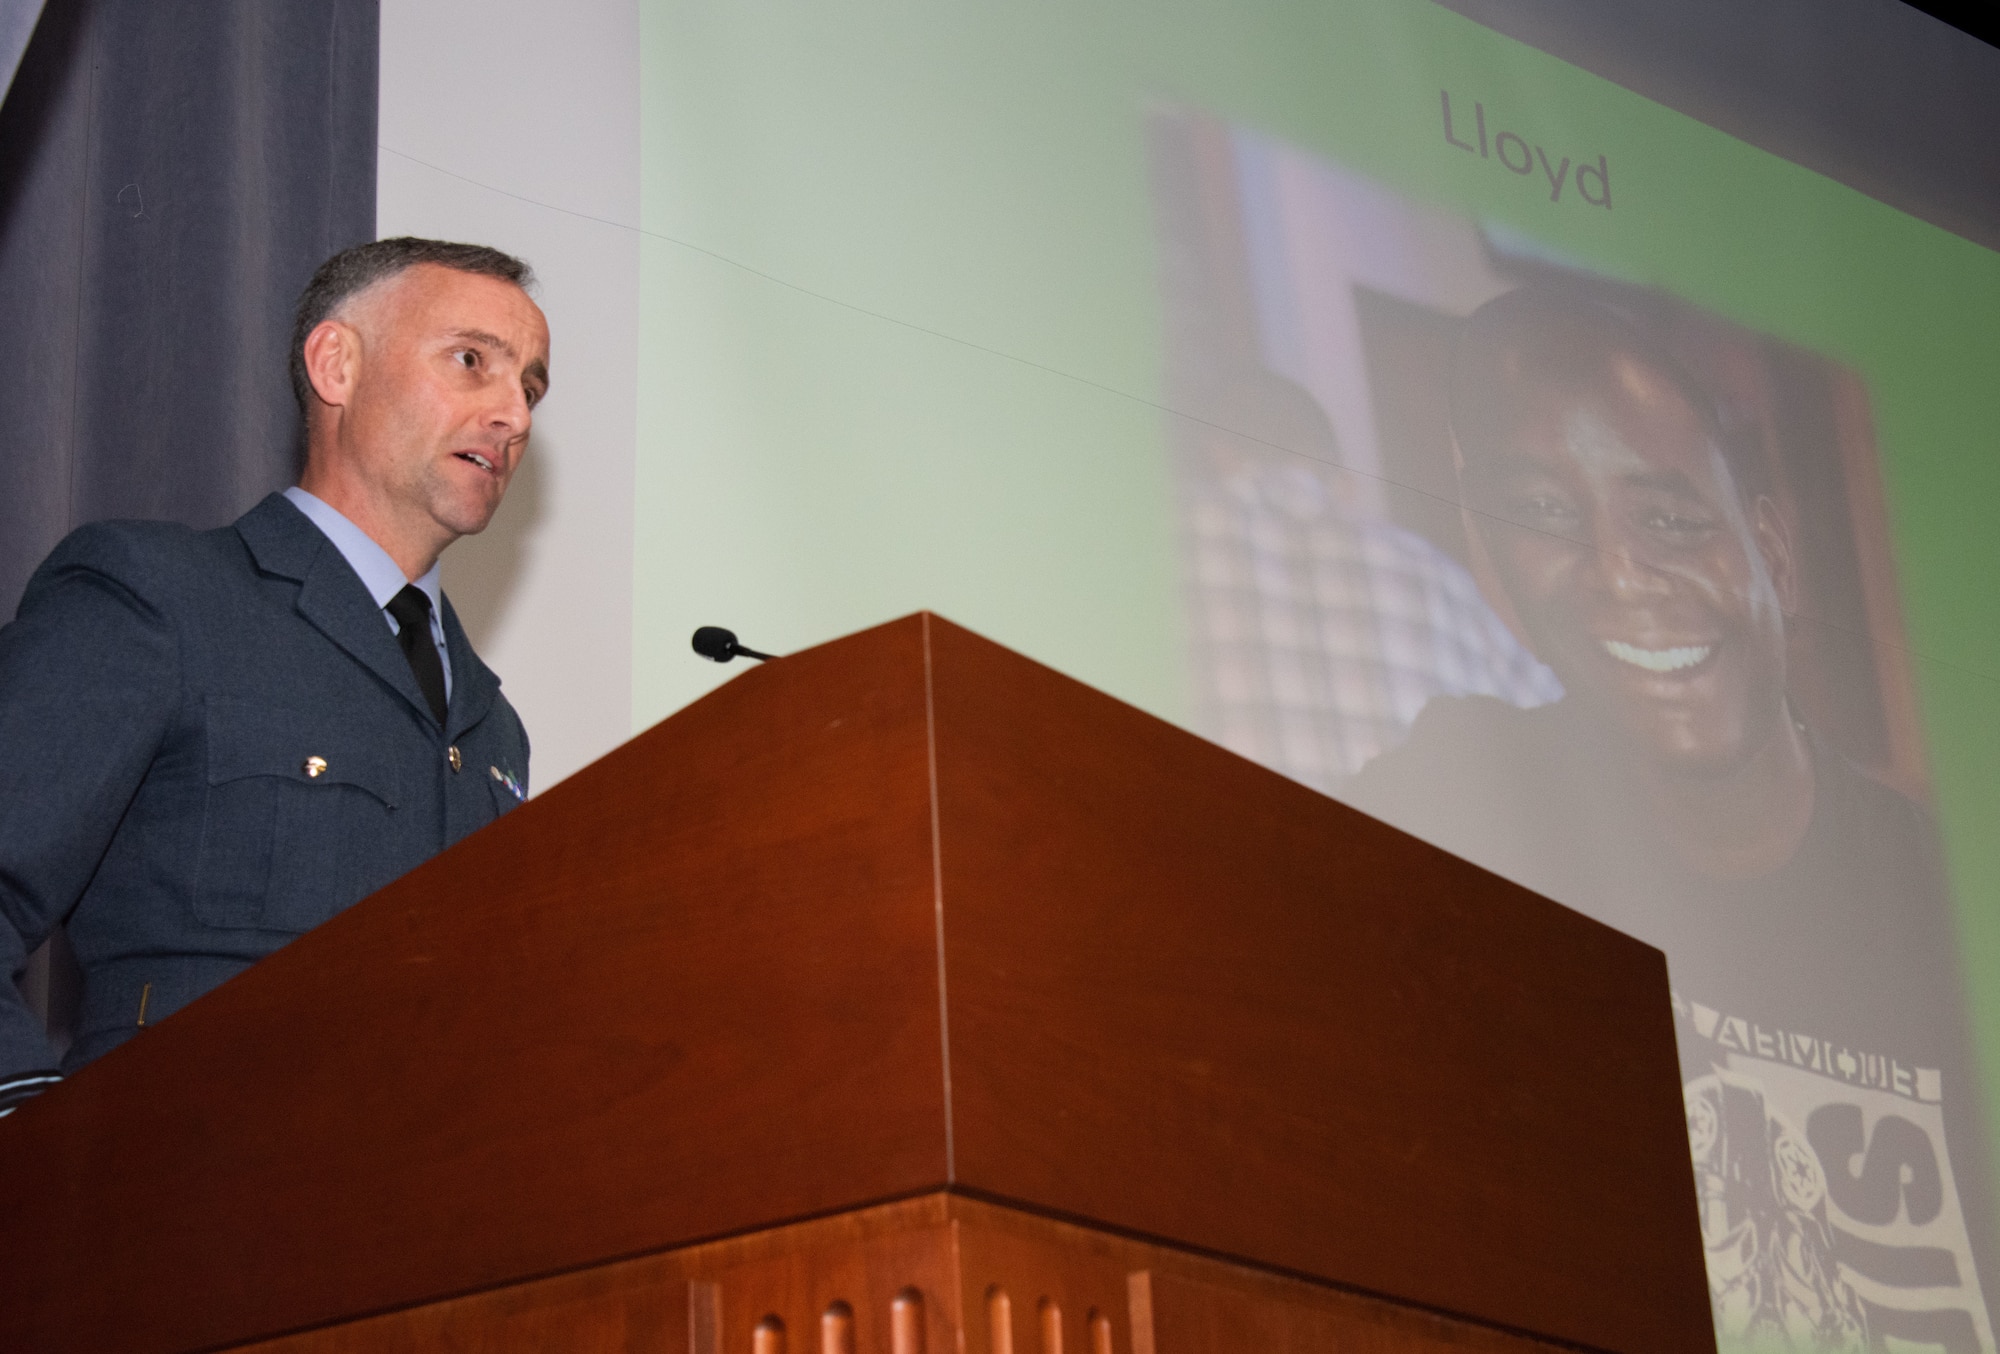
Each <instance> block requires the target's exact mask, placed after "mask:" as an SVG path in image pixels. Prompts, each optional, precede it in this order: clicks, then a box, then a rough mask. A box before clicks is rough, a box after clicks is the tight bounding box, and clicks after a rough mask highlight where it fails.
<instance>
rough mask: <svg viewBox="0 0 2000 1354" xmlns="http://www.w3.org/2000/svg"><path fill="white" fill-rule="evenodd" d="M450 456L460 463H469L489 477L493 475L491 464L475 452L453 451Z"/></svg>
mask: <svg viewBox="0 0 2000 1354" xmlns="http://www.w3.org/2000/svg"><path fill="white" fill-rule="evenodd" d="M452 455H454V456H456V457H458V459H459V460H461V461H469V462H470V463H472V464H473V465H476V466H478V467H479V468H480V469H481V470H484V471H485V472H486V473H487V474H489V475H491V474H493V473H494V469H493V462H492V461H490V460H488V459H487V458H486V457H484V456H482V455H480V454H479V453H478V452H476V451H454V452H453V453H452Z"/></svg>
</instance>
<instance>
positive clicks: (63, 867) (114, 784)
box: [0, 527, 180, 1113]
mask: <svg viewBox="0 0 2000 1354" xmlns="http://www.w3.org/2000/svg"><path fill="white" fill-rule="evenodd" d="M139 554H140V552H139V551H136V550H135V549H134V548H133V543H132V542H130V541H126V540H123V539H121V538H120V536H119V534H118V532H117V530H116V529H115V528H108V527H95V528H93V527H86V528H84V529H82V530H81V531H79V532H76V533H74V534H72V535H71V536H70V538H69V539H68V540H66V541H64V542H63V544H62V545H60V546H58V547H57V549H56V551H55V553H54V554H53V555H51V556H50V557H49V559H48V561H47V562H46V563H44V564H43V565H42V567H41V568H40V569H39V570H37V571H36V573H35V576H34V578H33V579H31V580H30V581H29V584H28V589H27V592H26V594H25V596H24V597H23V598H22V601H21V609H20V613H19V615H18V617H17V618H16V619H15V620H14V622H13V623H12V624H10V625H8V626H7V627H6V628H5V629H0V971H4V972H5V973H6V974H7V976H8V977H9V978H10V979H11V981H7V982H0V1113H5V1112H6V1111H7V1110H9V1109H11V1108H12V1106H13V1104H15V1103H18V1101H19V1099H21V1098H23V1097H24V1096H26V1095H28V1094H32V1093H33V1092H35V1091H38V1090H41V1089H43V1088H44V1086H46V1085H47V1084H48V1083H49V1080H50V1079H51V1078H50V1074H52V1073H53V1072H54V1070H55V1068H56V1065H57V1059H56V1056H55V1052H54V1050H53V1049H52V1048H51V1047H50V1045H49V1042H48V1038H47V1034H46V1032H45V1030H44V1029H43V1026H42V1022H41V1020H40V1019H39V1018H38V1017H37V1016H36V1015H35V1013H34V1012H33V1011H32V1010H30V1009H29V1008H28V1005H27V1003H26V1001H25V1000H24V999H23V998H22V996H21V992H20V988H19V986H18V983H19V980H20V977H21V973H22V970H23V969H24V967H25V966H26V963H27V957H28V955H29V954H31V953H32V952H33V951H34V950H35V948H36V947H37V946H39V945H40V944H41V943H42V942H43V941H44V940H45V939H47V937H48V934H49V932H50V931H51V930H53V929H54V928H55V927H56V926H57V925H58V924H60V923H61V922H62V921H63V920H64V919H65V918H66V917H67V916H68V915H69V913H70V911H71V909H72V908H74V907H75V906H76V902H77V899H78V898H80V897H81V896H82V894H83V891H84V889H85V887H86V886H88V884H89V883H90V879H91V876H92V875H93V874H94V873H95V872H96V869H97V866H98V863H99V862H100V861H101V860H102V859H103V858H104V854H105V851H106V849H107V848H108V847H109V845H110V843H111V839H112V835H113V834H114V833H115V832H116V831H117V828H118V824H119V821H120V819H121V818H122V817H123V815H124V813H125V811H126V809H127V807H128V806H129V805H130V804H131V802H132V799H133V796H134V795H135V794H136V793H137V792H138V789H139V785H140V782H141V781H143V780H144V779H145V776H146V771H147V768H148V767H149V766H150V765H151V763H152V760H153V757H154V754H155V753H156V752H157V750H158V749H159V747H160V745H161V743H162V741H163V739H164V738H165V735H166V731H167V725H168V721H169V720H170V718H171V717H172V713H173V710H174V709H175V706H176V704H177V702H178V690H179V683H180V674H179V653H178V645H177V643H176V641H175V638H174V635H173V632H172V629H171V627H170V626H169V625H168V623H167V620H166V617H165V616H164V614H163V612H162V609H161V607H160V606H159V605H158V604H157V603H156V602H155V601H149V600H148V599H147V598H146V597H145V596H144V595H143V594H144V591H145V588H146V586H147V584H146V582H145V581H144V580H146V579H147V578H148V575H149V574H156V573H157V572H158V571H157V570H148V569H147V568H146V567H145V563H144V561H143V560H142V559H140V558H139V557H138V556H139Z"/></svg>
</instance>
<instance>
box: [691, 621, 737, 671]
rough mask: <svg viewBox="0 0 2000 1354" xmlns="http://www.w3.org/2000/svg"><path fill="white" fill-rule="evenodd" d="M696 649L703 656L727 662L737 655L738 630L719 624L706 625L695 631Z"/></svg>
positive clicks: (719, 661)
mask: <svg viewBox="0 0 2000 1354" xmlns="http://www.w3.org/2000/svg"><path fill="white" fill-rule="evenodd" d="M694 651H695V652H696V653H698V654H700V655H701V656H702V657H703V658H713V659H714V660H715V661H716V662H718V663H727V662H728V661H729V660H730V659H732V658H734V657H736V632H735V631H734V630H725V629H723V628H722V627H721V626H719V625H704V626H702V627H701V629H699V630H697V631H695V632H694Z"/></svg>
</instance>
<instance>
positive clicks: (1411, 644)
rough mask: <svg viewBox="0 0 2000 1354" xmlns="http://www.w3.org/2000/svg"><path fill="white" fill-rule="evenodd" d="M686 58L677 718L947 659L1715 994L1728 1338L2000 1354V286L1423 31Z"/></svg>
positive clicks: (1944, 244)
mask: <svg viewBox="0 0 2000 1354" xmlns="http://www.w3.org/2000/svg"><path fill="white" fill-rule="evenodd" d="M645 13H646V14H647V15H648V18H647V29H646V48H647V55H646V58H645V60H646V72H647V73H646V91H647V92H646V98H647V104H646V108H647V112H646V119H647V121H646V150H645V156H646V166H647V168H646V230H647V234H646V237H645V241H644V244H643V246H642V256H641V257H642V291H643V296H644V300H643V324H644V329H643V336H642V363H641V373H640V378H641V379H640V401H641V403H640V429H641V435H640V454H639V459H638V484H637V492H636V503H635V509H634V523H635V532H636V534H635V560H636V563H637V573H636V575H635V616H636V618H637V619H636V628H635V634H634V652H635V666H634V691H635V700H636V702H637V708H638V710H639V711H640V714H641V717H642V722H643V721H644V720H645V719H649V718H653V717H658V716H659V715H663V714H665V713H667V712H669V711H671V710H673V709H675V708H677V707H678V706H679V705H681V704H683V703H685V702H686V701H687V700H688V699H690V698H692V697H693V696H694V695H696V694H698V693H699V691H700V690H702V689H704V684H705V683H708V682H713V681H715V680H719V674H716V673H715V672H713V671H712V670H708V669H705V668H703V667H702V665H699V664H693V663H690V662H689V661H688V660H687V659H686V656H685V653H684V649H685V645H686V636H687V634H688V633H689V631H690V630H692V629H693V627H694V626H696V625H701V624H706V623H710V622H712V621H715V620H717V619H725V620H728V621H729V622H730V623H731V624H732V625H734V626H736V627H737V628H739V630H741V631H742V632H743V633H744V634H746V636H754V637H755V639H756V641H757V642H759V643H760V646H761V647H768V648H772V649H776V650H780V651H783V650H787V649H791V648H796V647H802V646H804V645H806V644H811V643H815V642H818V641H821V640H824V639H829V638H832V637H833V636H835V635H838V634H841V633H844V632H848V631H852V630H857V629H860V628H862V627H863V626H867V625H871V624H875V623H878V622H880V621H882V620H884V619H886V618H888V617H892V616H895V615H899V614H904V613H907V612H910V611H914V610H918V609H920V608H929V609H933V610H936V611H939V612H942V613H943V614H945V615H947V616H950V617H951V618H952V619H953V620H956V621H959V622H961V623H963V624H966V625H969V626H971V627H973V628H975V629H977V630H979V631H981V632H983V633H985V634H987V635H989V636H991V637H992V638H993V639H995V640H997V641H999V642H1001V643H1003V644H1007V645H1010V646H1012V647H1014V648H1017V649H1019V650H1021V651H1023V652H1025V653H1027V654H1028V655H1030V656H1031V657H1034V658H1036V659H1038V660H1041V661H1043V662H1047V663H1049V664H1051V665H1053V666H1055V667H1057V668H1060V669H1061V670H1063V671H1065V672H1067V673H1069V674H1071V675H1073V676H1075V677H1077V678H1079V679H1081V680H1083V681H1086V682H1089V683H1091V684H1093V685H1096V686H1098V687H1101V688H1103V689H1104V690H1107V691H1109V692H1111V693H1112V694H1113V695H1116V696H1118V697H1120V698H1122V699H1125V700H1128V701H1131V702H1133V703H1134V704H1136V705H1139V706H1141V707H1142V708H1144V709H1147V710H1149V711H1151V712H1153V713H1156V714H1158V715H1160V716H1161V717H1163V718H1165V719H1169V720H1172V721H1175V722H1176V723H1179V724H1181V725H1183V726H1185V727H1188V728H1190V729H1193V730H1196V731H1197V732H1200V733H1202V734H1204V735H1206V736H1208V737H1211V738H1214V739H1216V740H1217V741H1219V742H1221V743H1223V744H1225V745H1227V746H1229V747H1231V748H1233V749H1235V750H1237V751H1239V752H1241V753H1242V754H1244V755H1245V756H1247V757H1250V758H1253V759H1255V760H1257V761H1259V762H1261V763H1263V764H1265V765H1267V766H1269V767H1271V768H1273V769H1275V770H1277V771H1279V772H1282V773H1284V774H1286V775H1289V776H1292V777H1295V778H1297V779H1298V780H1300V781H1303V782H1305V783H1306V784H1308V785H1311V786H1313V787H1315V788H1316V789H1318V790H1321V791H1323V792H1325V793H1328V794H1331V795H1334V796H1337V797H1340V798H1342V799H1345V800H1348V801H1350V802H1352V803H1355V804H1358V805H1361V806H1362V807H1364V808H1366V809H1368V810H1369V811H1371V812H1374V813H1376V814H1378V815H1380V816H1382V817H1384V818H1386V819H1388V820H1389V821H1391V822H1394V823H1397V824H1399V825H1401V826H1403V827H1405V828H1407V829H1409V830H1411V831H1413V832H1416V833H1419V834H1421V835H1423V836H1425V837H1427V838H1428V839H1430V840H1432V841H1434V842H1436V843H1437V844H1439V845H1441V846H1443V847H1445V848H1446V849H1449V850H1452V851H1454V852H1457V853H1459V854H1461V855H1464V856H1466V857H1468V858H1470V859H1472V860H1474V861H1476V862H1478V863H1480V864H1482V865H1485V866H1487V867H1489V868H1491V869H1494V870H1496V871H1498V872H1501V873H1503V874H1506V875H1508V876H1510V877H1512V878H1514V879H1517V880H1519V881H1520V882H1522V883H1524V884H1526V885H1528V886H1530V887H1533V888H1535V889H1537V890H1540V891H1542V892H1544V893H1547V894H1549V895H1551V896H1553V897H1554V898H1556V899H1558V900H1559V901H1561V902H1563V903H1565V904H1568V905H1569V906H1572V907H1575V908H1577V909H1579V910H1580V911H1583V912H1585V913H1587V914H1589V915H1591V916H1594V917H1598V918H1601V919H1602V920H1604V921H1606V922H1608V923H1610V924H1612V925H1614V926H1618V927H1620V928H1622V929H1625V930H1627V931H1630V932H1632V933H1633V934H1636V935H1638V936H1640V937H1641V938H1643V939H1646V940H1648V941H1651V942H1653V943H1655V944H1658V945H1660V946H1661V947H1662V948H1663V949H1664V950H1665V951H1666V952H1667V954H1668V956H1669V961H1670V971H1671V977H1672V982H1673V987H1674V992H1675V1004H1676V1009H1675V1012H1674V1015H1675V1020H1676V1029H1677V1032H1678V1037H1679V1040H1680V1047H1681V1051H1682V1055H1683V1061H1684V1067H1683V1083H1684V1087H1685V1099H1686V1105H1687V1113H1688V1130H1689V1147H1690V1153H1691V1158H1690V1159H1691V1164H1692V1166H1693V1168H1694V1170H1695V1172H1696V1179H1697V1183H1698V1189H1699V1193H1700V1200H1701V1204H1700V1206H1701V1210H1702V1212H1701V1222H1702V1234H1703V1236H1704V1239H1705V1245H1706V1247H1707V1263H1708V1272H1709V1276H1710V1280H1711V1288H1712V1297H1713V1301H1714V1309H1715V1319H1716V1325H1717V1329H1718V1331H1720V1332H1721V1333H1722V1336H1723V1343H1724V1346H1725V1348H1743V1349H1764V1348H1773V1349H1801V1350H1811V1349H1828V1350H1839V1349H1871V1350H1873V1349H1881V1350H1945V1351H1961V1350H1963V1351H1973V1350H1982V1351H1992V1350H1995V1348H1996V1346H1995V1335H1994V1328H1993V1320H1992V1316H1991V1312H1990V1310H1989V1302H1990V1301H1991V1300H1992V1299H1993V1297H1994V1295H1995V1289H1996V1287H2000V1278H1996V1273H1995V1270H1994V1269H1993V1267H1992V1262H1993V1256H1992V1249H1993V1247H1992V1242H1993V1238H1994V1210H1993V1207H1992V1203H1991V1186H1990V1172H1991V1162H1992V1160H1993V1156H1992V1144H1991V1134H1990V1133H1989V1132H1988V1131H1987V1128H1986V1122H1987V1108H1988V1106H1990V1104H1991V1103H1992V1096H1993V1093H1994V1090H1995V1089H1996V1088H1995V1085H1994V1081H1995V1080H1996V1078H1995V1076H1994V1075H1993V1074H1992V1073H1990V1072H1989V1071H1988V1068H1989V1066H1990V1065H1993V1064H1994V1059H1995V1053H1994V1050H1993V1047H1992V1046H1993V1044H1994V1043H1995V1041H1994V1040H1993V1039H1991V1038H1986V1039H1984V1040H1983V1043H1982V1042H1980V1041H1975V1039H1974V1038H1973V1032H1974V1030H1977V1031H1978V1032H1979V1033H1980V1034H1981V1035H1982V1036H1984V1035H1987V1034H1989V1033H1990V1032H1992V1031H1993V1030H1995V1029H1996V1028H2000V996H1996V994H2000V983H1996V981H1995V979H1996V977H2000V911H1996V909H1995V908H1994V907H1993V902H1994V900H1995V899H1996V898H2000V834H1996V833H1994V832H1992V830H1991V824H1992V822H1993V821H1994V820H1995V818H1996V816H2000V775H1996V772H1995V769H1994V768H1996V767H2000V603H1996V602H1995V601H1994V600H1993V597H1992V588H1991V583H1990V580H1992V579H1994V578H1996V577H2000V532H1995V531H1994V530H1993V528H1992V519H1993V512H1994V505H1995V504H1996V503H2000V447H1996V442H2000V376H1996V373H2000V328H1996V325H1995V321H1994V317H1995V316H1996V315H2000V259H1996V258H1995V256H1994V255H1992V254H1991V253H1990V252H1988V251H1985V250H1982V249H1979V248H1978V247H1976V246H1973V245H1971V244H1968V243H1967V242H1965V241H1963V240H1960V239H1957V238H1956V237H1953V236H1950V235H1948V234H1946V233H1945V232H1943V231H1939V230H1936V229H1934V228H1932V227H1930V226H1927V225H1924V224H1923V223H1921V222H1917V221H1915V220H1912V219H1911V218H1909V217H1907V216H1903V215H1900V214H1898V213H1896V212H1895V211H1893V210H1891V209H1889V208H1888V207H1885V206H1883V205H1882V204H1880V203H1877V202H1874V201H1872V200H1870V199H1868V198H1866V197H1864V196H1862V195H1861V194H1859V193H1856V192H1854V191H1852V190H1850V189H1848V188H1846V187H1844V186H1842V185H1841V184H1839V183H1836V182H1833V181H1831V180H1829V179H1826V178H1823V177H1820V176H1818V175H1814V174H1811V173H1808V172H1807V171H1805V170H1803V169H1800V168H1799V167H1798V166H1795V165H1791V164H1788V163H1787V162H1785V161H1783V160H1781V159H1778V158H1776V157H1774V156H1771V155H1767V154H1764V153H1762V152H1760V151H1758V150H1755V149H1754V148H1752V147H1749V146H1746V145H1745V144H1743V143H1742V142H1739V141H1735V140H1733V139H1731V138H1729V137H1727V136H1725V135H1723V134H1721V133H1719V132H1717V131H1715V130H1713V129H1712V128H1710V127H1706V126H1704V125H1702V124H1701V123H1699V122H1696V121H1695V120H1693V119H1692V118H1689V117H1685V116H1682V115H1681V114H1678V113H1674V112H1671V111H1669V110H1666V109H1663V108H1661V107H1660V106H1658V105H1656V104H1652V103H1649V102H1648V101H1646V100H1645V99H1642V98H1640V97H1638V96H1637V95H1634V94H1632V93H1631V92H1629V91H1627V90H1624V89H1621V88H1618V87H1616V86H1614V85H1612V84H1610V83H1608V82H1606V81H1604V80H1601V79H1598V78H1596V77H1594V76H1592V75H1589V74H1587V73H1585V72H1583V71H1580V70H1578V69H1577V68H1576V67H1574V66H1570V65H1566V64H1565V63H1563V62H1561V61H1558V60H1555V59H1554V58H1551V57H1548V56H1546V55H1544V54H1542V53H1538V52H1535V51H1532V50H1531V49H1528V48H1525V47H1523V46H1521V45H1519V44H1516V43H1513V42H1510V41H1508V40H1506V39H1504V38H1501V37H1499V36H1498V35H1496V34H1494V33H1492V32H1490V31H1488V30H1485V29H1483V28H1480V27H1479V26H1478V25H1476V24H1473V23H1471V22H1469V21H1467V20H1465V19H1463V18H1461V17H1459V16H1457V15H1454V14H1451V13H1449V12H1447V11H1445V10H1443V9H1442V8H1440V7H1438V6H1436V5H1433V4H1429V3H1426V2H1425V0H1325V2H1324V3H1322V4H1318V5H1314V6H1295V5H1289V4H1285V3H1282V2H1281V0H1268V2H1267V0H1242V3H1240V4H1236V5H1227V6H1225V5H1219V4H1212V5H1202V6H1170V7H1160V6H1149V5H1138V4H1133V3H1127V2H1126V0H1106V3H1104V4H1101V5H1096V6H1089V7H1076V6H1064V5H1056V4H1047V3H1040V2H1039V0H1022V3H1012V4H1007V5H998V4H973V5H966V6H951V7H936V6H909V5H905V4H902V3H899V0H843V2H842V3H837V4H831V5H826V6H817V7H806V8H800V7H797V6H782V7H778V6H770V5H763V4H757V3H746V4H744V5H738V6H730V7H716V6H713V5H707V4H701V3H696V2H695V0H647V4H646V7H645ZM1332 905H1337V904H1332ZM1606 1206H1607V1207H1616V1206H1617V1203H1616V1201H1615V1200H1611V1201H1608V1202H1607V1205H1606ZM1521 1244H1522V1245H1524V1246H1532V1245H1533V1244H1534V1238H1533V1237H1529V1236H1524V1237H1522V1238H1521Z"/></svg>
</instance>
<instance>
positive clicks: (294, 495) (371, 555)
mask: <svg viewBox="0 0 2000 1354" xmlns="http://www.w3.org/2000/svg"><path fill="white" fill-rule="evenodd" d="M285 497H286V498H288V499H290V500H291V501H292V506H294V507H296V508H297V509H298V510H299V511H300V512H302V513H304V514H305V515H306V516H307V517H308V518H310V519H311V521H312V524H313V525H314V526H316V527H318V528H319V529H320V531H321V532H322V533H323V534H324V535H325V536H326V538H327V539H328V540H329V541H332V542H333V548H334V549H336V550H338V551H339V552H340V557H341V558H342V559H344V560H346V561H347V566H348V567H349V568H350V569H352V570H354V572H355V573H356V574H358V575H360V577H361V586H362V587H364V588H366V589H368V595H369V596H370V597H373V598H374V599H375V605H376V606H378V607H383V608H385V610H384V611H383V612H382V619H383V620H384V621H386V622H388V625H389V632H390V633H391V634H401V633H402V630H403V627H402V626H400V625H398V624H396V618H395V617H394V616H391V615H390V614H389V613H388V611H387V610H386V608H387V607H388V605H389V599H390V598H392V597H394V596H395V595H396V594H397V593H399V592H401V591H402V590H403V586H404V584H406V583H414V584H416V586H417V587H418V588H420V589H422V591H423V594H424V596H426V597H428V598H430V599H431V643H432V644H434V645H436V646H437V651H438V661H439V662H441V663H443V664H444V695H445V699H446V700H450V699H451V655H450V654H449V653H446V652H445V647H444V591H443V587H442V585H441V584H440V583H439V581H438V568H439V566H438V565H435V564H433V565H432V566H431V567H430V572H428V573H426V574H425V575H424V576H423V577H422V578H416V579H410V578H405V577H403V566H402V565H400V564H398V563H396V561H395V560H393V559H390V558H389V552H388V551H386V550H384V549H383V548H382V547H381V546H379V545H377V544H375V542H374V540H373V538H371V537H370V536H369V535H368V533H367V532H365V531H363V530H362V529H361V528H360V527H357V526H355V525H354V523H352V522H350V521H348V520H347V518H346V517H345V516H344V515H343V514H342V513H341V512H340V510H339V509H337V508H333V507H330V506H328V505H327V503H326V502H325V501H324V500H322V499H319V498H315V497H314V496H313V495H311V494H309V493H307V492H306V491H305V490H303V489H301V488H299V487H298V486H297V485H293V486H292V487H291V488H289V489H287V490H285Z"/></svg>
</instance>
